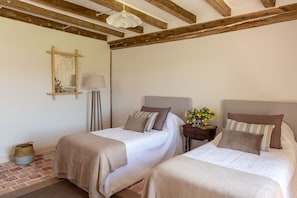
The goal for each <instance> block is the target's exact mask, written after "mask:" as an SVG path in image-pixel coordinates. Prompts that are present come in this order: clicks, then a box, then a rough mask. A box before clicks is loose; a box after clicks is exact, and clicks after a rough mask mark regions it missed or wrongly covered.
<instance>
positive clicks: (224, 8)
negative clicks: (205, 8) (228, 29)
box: [205, 0, 231, 16]
mask: <svg viewBox="0 0 297 198" xmlns="http://www.w3.org/2000/svg"><path fill="white" fill-rule="evenodd" d="M205 1H206V2H207V3H208V4H209V5H211V6H212V7H213V8H214V9H215V10H216V11H218V12H219V13H220V14H221V15H222V16H231V8H230V7H229V6H228V5H227V4H226V3H225V1H224V0H205Z"/></svg>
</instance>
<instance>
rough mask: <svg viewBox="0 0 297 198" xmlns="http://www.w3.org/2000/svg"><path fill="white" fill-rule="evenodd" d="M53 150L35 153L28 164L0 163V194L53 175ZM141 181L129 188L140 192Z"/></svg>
mask: <svg viewBox="0 0 297 198" xmlns="http://www.w3.org/2000/svg"><path fill="white" fill-rule="evenodd" d="M54 156H55V152H54V151H52V152H49V153H44V154H40V155H35V159H34V161H33V162H32V163H31V164H30V165H26V166H19V165H16V164H15V163H14V162H6V163H2V164H0V195H2V194H5V193H8V192H11V191H14V190H17V189H20V188H24V187H27V186H30V185H33V184H36V183H38V182H41V181H44V180H47V179H50V178H52V177H54V176H55V175H54V173H53V170H52V166H53V160H54ZM142 188H143V181H141V182H138V183H136V184H135V185H133V186H131V187H130V188H129V189H130V190H132V191H135V192H137V193H141V191H142Z"/></svg>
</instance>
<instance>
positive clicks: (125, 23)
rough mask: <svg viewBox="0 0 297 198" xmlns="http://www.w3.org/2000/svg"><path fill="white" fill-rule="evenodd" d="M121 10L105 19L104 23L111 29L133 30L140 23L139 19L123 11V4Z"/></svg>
mask: <svg viewBox="0 0 297 198" xmlns="http://www.w3.org/2000/svg"><path fill="white" fill-rule="evenodd" d="M122 4H123V10H122V11H121V12H117V13H115V14H112V15H110V16H109V17H107V19H106V22H107V24H108V25H111V26H113V27H117V28H119V27H121V28H134V27H136V26H138V25H140V24H141V23H142V21H141V19H140V18H139V17H137V16H136V15H134V14H132V13H129V12H127V11H126V10H125V3H122Z"/></svg>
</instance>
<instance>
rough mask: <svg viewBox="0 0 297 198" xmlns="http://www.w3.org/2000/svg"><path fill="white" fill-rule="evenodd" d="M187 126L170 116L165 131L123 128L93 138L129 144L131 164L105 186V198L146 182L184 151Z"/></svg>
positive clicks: (118, 170)
mask: <svg viewBox="0 0 297 198" xmlns="http://www.w3.org/2000/svg"><path fill="white" fill-rule="evenodd" d="M183 124H184V122H183V121H182V120H181V119H180V118H179V117H177V116H176V115H175V114H173V113H169V114H168V116H167V119H166V121H165V124H164V128H163V130H162V131H157V130H153V131H151V132H144V133H140V132H135V131H129V130H124V129H123V128H112V129H105V130H102V131H95V132H92V133H93V134H96V135H99V136H102V137H107V138H112V139H115V140H119V141H122V142H124V143H125V144H126V150H127V159H128V164H127V165H125V166H123V167H121V168H119V169H117V170H115V171H114V172H112V173H111V174H110V175H109V176H108V177H107V179H106V182H105V185H104V192H105V197H106V198H108V197H110V196H111V195H113V194H115V193H116V192H119V191H120V190H122V189H125V188H127V187H128V186H130V185H132V184H134V183H136V182H137V181H139V180H141V179H143V178H144V175H145V174H146V173H147V172H148V171H149V170H150V169H151V168H152V167H153V166H155V165H157V164H158V163H160V162H162V161H164V160H166V159H169V158H171V157H173V156H175V155H177V154H181V153H182V151H183V146H182V137H181V132H180V129H181V126H182V125H183Z"/></svg>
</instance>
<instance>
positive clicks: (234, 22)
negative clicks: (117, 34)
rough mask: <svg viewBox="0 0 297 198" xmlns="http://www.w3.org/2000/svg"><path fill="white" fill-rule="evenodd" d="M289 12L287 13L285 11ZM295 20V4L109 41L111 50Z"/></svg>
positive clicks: (296, 17)
mask: <svg viewBox="0 0 297 198" xmlns="http://www.w3.org/2000/svg"><path fill="white" fill-rule="evenodd" d="M287 10H289V11H287ZM296 19H297V4H292V5H290V6H282V7H280V8H271V9H266V10H263V11H258V12H253V13H248V14H242V15H238V16H233V17H227V18H224V19H218V20H214V21H209V22H204V23H198V24H194V25H189V26H185V27H180V28H175V29H170V30H164V31H159V32H154V33H149V34H145V35H142V36H136V37H131V38H126V39H119V40H115V41H110V42H108V44H109V45H110V48H111V49H112V50H114V49H122V48H128V47H136V46H142V45H151V44H155V43H163V42H169V41H176V40H182V39H189V38H196V37H201V36H207V35H213V34H219V33H223V32H229V31H235V30H240V29H247V28H252V27H258V26H262V25H268V24H272V23H278V22H283V21H290V20H296Z"/></svg>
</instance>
